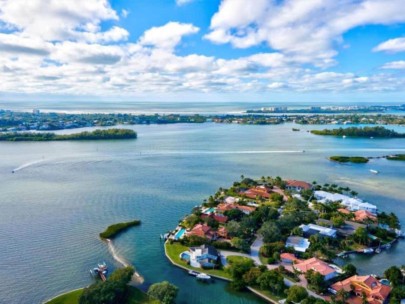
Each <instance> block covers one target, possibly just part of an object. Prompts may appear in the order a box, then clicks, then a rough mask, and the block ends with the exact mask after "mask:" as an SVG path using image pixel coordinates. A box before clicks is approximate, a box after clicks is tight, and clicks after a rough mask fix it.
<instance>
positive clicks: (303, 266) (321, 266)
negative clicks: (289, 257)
mask: <svg viewBox="0 0 405 304" xmlns="http://www.w3.org/2000/svg"><path fill="white" fill-rule="evenodd" d="M293 267H294V269H296V270H297V271H299V272H301V273H306V272H307V271H309V270H313V271H315V272H318V273H320V274H321V275H323V277H324V279H325V281H327V280H330V279H332V278H334V277H336V276H337V274H338V273H337V271H336V269H335V268H332V267H330V266H329V265H328V264H327V263H325V262H324V261H322V260H320V259H317V258H310V259H308V260H305V261H301V262H298V263H296V264H294V266H293Z"/></svg>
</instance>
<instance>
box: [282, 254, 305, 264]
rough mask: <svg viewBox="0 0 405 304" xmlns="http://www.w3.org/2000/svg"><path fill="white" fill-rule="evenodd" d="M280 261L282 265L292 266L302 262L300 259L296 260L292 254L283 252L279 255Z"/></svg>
mask: <svg viewBox="0 0 405 304" xmlns="http://www.w3.org/2000/svg"><path fill="white" fill-rule="evenodd" d="M280 259H281V261H282V262H284V263H288V264H293V263H300V262H302V261H301V260H300V259H298V258H296V257H295V255H293V254H292V253H288V252H284V253H282V254H280Z"/></svg>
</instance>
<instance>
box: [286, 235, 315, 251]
mask: <svg viewBox="0 0 405 304" xmlns="http://www.w3.org/2000/svg"><path fill="white" fill-rule="evenodd" d="M309 245H311V242H309V241H308V239H306V238H303V237H300V236H290V237H288V239H287V241H286V243H285V247H293V248H294V250H295V251H299V252H305V251H307V249H308V248H309Z"/></svg>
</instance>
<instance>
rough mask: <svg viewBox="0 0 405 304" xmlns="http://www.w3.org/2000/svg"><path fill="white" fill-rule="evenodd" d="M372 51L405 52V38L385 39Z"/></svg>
mask: <svg viewBox="0 0 405 304" xmlns="http://www.w3.org/2000/svg"><path fill="white" fill-rule="evenodd" d="M373 51H374V52H387V53H399V52H405V38H395V39H390V40H387V41H385V42H383V43H381V44H379V45H377V46H376V47H375V48H374V49H373Z"/></svg>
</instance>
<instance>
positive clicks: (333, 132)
mask: <svg viewBox="0 0 405 304" xmlns="http://www.w3.org/2000/svg"><path fill="white" fill-rule="evenodd" d="M311 133H312V134H315V135H330V136H347V137H364V138H370V137H375V138H405V133H398V132H395V131H393V130H389V129H386V128H384V127H381V126H375V127H363V128H361V127H349V128H339V129H324V130H312V131H311Z"/></svg>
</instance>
